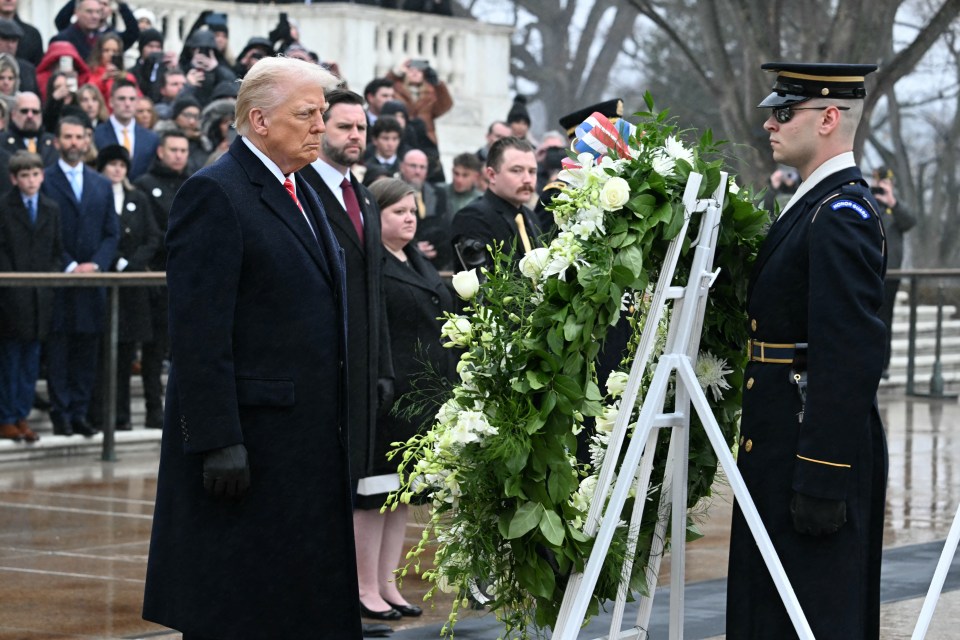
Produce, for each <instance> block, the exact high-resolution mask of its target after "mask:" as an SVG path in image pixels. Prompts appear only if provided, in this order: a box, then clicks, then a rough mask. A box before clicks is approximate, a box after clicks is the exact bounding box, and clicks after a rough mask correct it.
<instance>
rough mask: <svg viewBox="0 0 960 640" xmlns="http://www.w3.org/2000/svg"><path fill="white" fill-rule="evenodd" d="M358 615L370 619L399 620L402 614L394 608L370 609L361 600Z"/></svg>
mask: <svg viewBox="0 0 960 640" xmlns="http://www.w3.org/2000/svg"><path fill="white" fill-rule="evenodd" d="M360 616H361V617H363V618H370V619H372V620H399V619H400V618H402V617H403V615H402V614H401V613H400V612H399V611H397V610H396V609H394V608H390V609H387V610H386V611H371V610H370V609H367V608H366V607H365V606H363V603H362V602H361V603H360Z"/></svg>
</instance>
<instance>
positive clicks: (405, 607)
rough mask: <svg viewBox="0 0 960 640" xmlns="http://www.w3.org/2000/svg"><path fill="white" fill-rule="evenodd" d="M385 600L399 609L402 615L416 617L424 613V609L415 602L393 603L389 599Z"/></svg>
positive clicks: (395, 608) (395, 609) (396, 609)
mask: <svg viewBox="0 0 960 640" xmlns="http://www.w3.org/2000/svg"><path fill="white" fill-rule="evenodd" d="M384 602H386V603H387V604H388V605H390V606H391V607H393V609H394V611H398V612H399V613H400V615H401V616H406V617H408V618H416V617H417V616H419V615H422V614H423V609H421V608H420V607H418V606H417V605H415V604H393V603H392V602H389V601H387V600H384Z"/></svg>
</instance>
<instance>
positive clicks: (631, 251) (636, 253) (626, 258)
mask: <svg viewBox="0 0 960 640" xmlns="http://www.w3.org/2000/svg"><path fill="white" fill-rule="evenodd" d="M616 264H618V265H621V266H624V267H626V268H627V269H629V270H630V272H631V273H633V275H634V277H636V276H638V275H639V274H640V273H642V272H643V251H642V250H641V249H640V247H638V246H637V245H633V246H631V247H627V248H626V249H624V250H623V251H621V252H620V253H619V254H618V255H617V258H616Z"/></svg>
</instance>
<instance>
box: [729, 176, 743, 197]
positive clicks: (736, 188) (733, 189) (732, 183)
mask: <svg viewBox="0 0 960 640" xmlns="http://www.w3.org/2000/svg"><path fill="white" fill-rule="evenodd" d="M727 191H729V192H730V195H737V194H738V193H740V185H738V184H737V180H736V178H734V177H733V176H730V180H729V181H728V184H727Z"/></svg>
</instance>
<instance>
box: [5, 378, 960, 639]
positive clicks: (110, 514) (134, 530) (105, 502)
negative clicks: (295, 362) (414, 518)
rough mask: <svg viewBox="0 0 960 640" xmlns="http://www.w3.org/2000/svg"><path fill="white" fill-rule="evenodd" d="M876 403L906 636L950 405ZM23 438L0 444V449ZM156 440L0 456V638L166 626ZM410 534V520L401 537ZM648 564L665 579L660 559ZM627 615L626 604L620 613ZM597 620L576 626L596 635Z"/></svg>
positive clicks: (936, 535)
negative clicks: (153, 600)
mask: <svg viewBox="0 0 960 640" xmlns="http://www.w3.org/2000/svg"><path fill="white" fill-rule="evenodd" d="M881 409H882V411H883V414H884V424H885V425H886V427H887V434H888V441H889V448H890V480H889V488H888V499H887V518H886V532H885V537H884V542H885V558H884V562H885V564H884V575H883V589H884V595H883V599H884V606H883V613H882V624H883V635H882V637H883V638H909V637H910V634H911V633H912V630H913V627H914V625H915V623H916V620H917V617H918V615H919V611H920V606H921V604H922V599H923V596H924V594H925V592H926V588H927V586H928V585H929V582H930V578H931V576H932V574H933V570H934V565H935V564H936V561H937V559H938V557H939V554H940V550H941V549H942V546H943V540H944V538H945V537H946V534H947V531H948V530H949V528H950V524H951V522H952V520H953V516H954V514H955V512H956V509H957V506H958V504H960V405H958V404H957V402H956V400H946V401H938V400H918V399H906V398H904V396H903V395H902V393H900V392H885V393H884V394H883V395H881ZM133 433H134V434H136V431H135V432H133ZM41 435H43V433H42V432H41ZM90 444H91V445H92V444H94V442H91V443H90ZM26 446H27V445H20V444H17V445H14V444H12V443H2V447H0V448H3V449H4V451H0V454H3V453H5V452H6V453H9V452H7V451H6V449H10V448H11V447H26ZM158 451H159V446H158V443H156V442H155V441H154V442H152V443H151V442H149V441H148V442H143V441H138V445H137V447H135V448H129V449H125V448H124V444H123V443H122V442H121V443H120V446H119V448H118V458H119V460H118V461H117V462H101V461H100V456H99V455H98V454H96V453H94V452H93V451H92V449H90V450H87V449H79V450H78V449H74V451H73V453H72V455H67V456H63V455H60V454H52V455H48V456H41V457H39V458H38V459H32V460H26V459H22V460H16V459H15V456H14V457H12V456H8V455H3V456H0V460H5V461H4V462H2V463H0V640H14V639H17V640H20V639H23V640H40V639H50V640H61V639H62V640H67V639H70V640H72V639H80V638H84V639H89V638H111V639H112V638H178V637H179V634H177V633H175V632H172V631H170V630H168V629H165V628H163V627H159V626H157V625H153V624H151V623H147V622H144V621H143V620H141V619H140V604H141V598H142V592H143V576H144V571H145V567H146V556H147V549H148V541H149V534H150V521H151V515H152V513H153V496H154V492H155V490H156V481H155V477H156V469H157V455H158ZM53 455H59V456H60V457H52V456H53ZM729 494H730V492H729V490H728V489H727V488H726V487H725V486H723V485H722V484H718V486H717V495H716V496H715V498H714V500H713V504H712V505H711V507H710V509H709V512H708V515H707V516H706V518H705V520H704V522H703V523H702V529H703V531H704V533H705V534H706V535H705V537H704V538H703V539H701V540H698V541H696V542H694V543H692V544H690V545H689V546H688V551H687V558H686V567H687V588H686V592H685V593H686V603H687V607H686V620H687V622H686V633H685V637H686V638H690V639H693V638H719V637H723V636H722V634H723V606H724V591H725V580H724V578H725V576H726V562H727V543H728V533H729V521H730V499H729ZM419 536H420V528H419V525H418V524H417V523H416V522H412V523H411V525H410V527H409V529H408V538H409V539H410V540H411V542H412V541H413V540H415V539H418V538H419ZM668 559H669V558H668ZM954 567H955V570H954V571H952V572H951V576H950V578H949V579H948V582H947V586H946V588H945V593H944V596H943V598H942V599H941V601H940V604H939V606H938V608H937V611H936V614H935V617H934V621H933V624H932V625H931V629H930V632H929V634H928V635H927V638H929V639H931V640H939V639H946V638H956V637H958V633H957V630H956V628H955V627H956V621H957V620H958V619H960V562H957V561H955V563H954ZM661 575H662V576H663V578H664V579H663V580H662V582H664V581H666V579H668V577H669V564H668V563H665V564H664V566H663V568H662V571H661ZM425 590H426V585H424V584H423V583H422V582H420V581H418V580H417V579H416V578H415V577H413V578H411V577H409V576H408V578H407V579H406V581H405V583H404V587H403V591H404V593H405V594H407V599H408V600H410V601H411V602H419V599H420V597H422V594H423V593H424V592H425ZM668 596H669V591H668V590H667V589H665V588H662V589H660V590H658V593H657V598H656V600H655V611H654V617H653V629H652V635H651V637H653V638H665V637H666V636H667V632H666V613H665V612H666V607H667V606H668ZM448 606H449V601H448V600H446V599H440V600H438V602H437V603H436V605H435V607H433V608H431V607H430V605H429V604H428V605H426V612H425V614H424V616H423V617H422V618H418V619H413V618H407V619H405V620H404V621H403V622H402V623H397V624H394V625H393V627H394V629H395V630H396V632H395V633H394V635H393V637H394V638H396V639H398V640H411V639H421V638H424V639H425V638H436V637H438V634H439V630H440V628H441V626H442V624H443V622H444V621H445V620H446V615H447V612H448V610H449V609H448ZM633 615H635V614H633V613H631V611H630V610H629V609H628V613H627V619H632V616H633ZM601 622H602V620H600V621H598V622H597V623H596V624H593V625H591V626H590V627H588V628H587V629H585V630H584V631H583V632H582V633H581V634H580V637H581V638H596V637H599V636H601V635H604V634H605V633H606V632H607V631H606V628H605V627H603V626H602V625H601V624H600V623H601ZM607 624H609V623H607ZM499 629H500V627H499V626H498V625H497V624H496V621H495V619H494V617H493V616H492V615H489V614H484V613H482V612H467V613H466V614H465V615H464V616H463V620H462V622H461V624H459V625H458V626H457V637H458V638H463V639H464V640H466V639H472V638H477V639H480V638H483V639H491V640H492V639H493V638H496V637H497V635H498V630H499Z"/></svg>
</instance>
